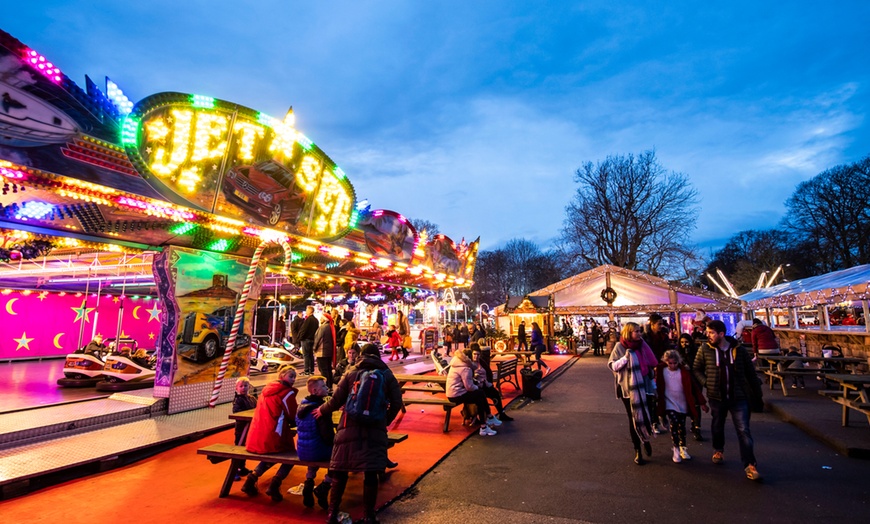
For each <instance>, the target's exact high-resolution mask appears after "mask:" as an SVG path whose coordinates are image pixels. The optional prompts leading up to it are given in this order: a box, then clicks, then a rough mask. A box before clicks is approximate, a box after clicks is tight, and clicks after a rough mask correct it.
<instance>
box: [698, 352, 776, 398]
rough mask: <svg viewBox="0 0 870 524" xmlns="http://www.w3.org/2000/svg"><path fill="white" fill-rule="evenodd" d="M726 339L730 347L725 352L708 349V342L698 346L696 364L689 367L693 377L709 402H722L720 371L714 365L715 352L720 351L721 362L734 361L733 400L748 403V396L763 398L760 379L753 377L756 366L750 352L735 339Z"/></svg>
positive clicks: (715, 361)
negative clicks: (705, 389) (705, 390)
mask: <svg viewBox="0 0 870 524" xmlns="http://www.w3.org/2000/svg"><path fill="white" fill-rule="evenodd" d="M725 339H726V340H727V341H728V345H729V349H728V350H727V351H720V350H719V349H718V348H716V347H713V346H711V345H710V343H709V342H704V343H703V344H701V347H700V348H698V355H697V356H696V357H695V365H694V366H693V368H692V372H693V373H694V374H695V378H697V379H698V383H699V384H700V385H701V387H705V388H707V398H708V399H710V400H716V401H721V400H722V394H721V388H720V381H721V380H722V376H721V371H722V368H721V367H720V366H718V365H717V364H716V363H717V359H716V353H717V352H719V356H720V359H721V358H731V359H733V361H734V382H733V384H734V388H733V390H732V400H735V401H739V400H750V395H751V396H754V397H755V398H758V399H760V398H761V397H762V392H761V380H760V379H759V378H758V375H757V374H756V371H755V364H753V363H752V358H751V357H750V356H749V352H748V351H746V349H744V348H743V347H742V346H741V345H740V343H739V342H737V340H735V339H734V338H732V337H725ZM729 354H730V357H729Z"/></svg>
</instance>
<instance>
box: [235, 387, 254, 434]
mask: <svg viewBox="0 0 870 524" xmlns="http://www.w3.org/2000/svg"><path fill="white" fill-rule="evenodd" d="M255 407H257V397H255V396H253V395H239V394H238V393H236V395H235V397H233V413H238V412H240V411H248V410H249V409H254V408H255ZM250 425H251V422H250V421H249V420H237V421H236V427H235V439H234V440H233V442H235V444H236V446H239V445H241V444H244V442H242V435H243V434H244V433H245V428H247V427H248V426H250Z"/></svg>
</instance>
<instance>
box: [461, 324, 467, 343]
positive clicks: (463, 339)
mask: <svg viewBox="0 0 870 524" xmlns="http://www.w3.org/2000/svg"><path fill="white" fill-rule="evenodd" d="M459 341H460V342H463V343H465V344H468V326H462V327H460V328H459Z"/></svg>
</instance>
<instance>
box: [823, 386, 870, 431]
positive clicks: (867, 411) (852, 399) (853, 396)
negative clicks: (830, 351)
mask: <svg viewBox="0 0 870 524" xmlns="http://www.w3.org/2000/svg"><path fill="white" fill-rule="evenodd" d="M825 380H830V381H831V382H836V383H838V384H839V385H840V387H841V389H840V390H823V391H819V393H821V394H823V395H824V396H826V397H828V398H830V399H831V400H833V401H834V402H836V403H837V404H841V405H842V406H843V426H848V425H849V413H850V410H853V409H854V410H855V411H859V412H861V413H863V414H864V415H866V416H867V422H868V423H870V396H868V387H870V375H846V374H839V373H832V374H826V375H825Z"/></svg>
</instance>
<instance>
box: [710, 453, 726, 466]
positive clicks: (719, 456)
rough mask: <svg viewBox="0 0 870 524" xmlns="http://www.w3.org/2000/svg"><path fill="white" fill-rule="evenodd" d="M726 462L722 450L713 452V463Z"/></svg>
mask: <svg viewBox="0 0 870 524" xmlns="http://www.w3.org/2000/svg"><path fill="white" fill-rule="evenodd" d="M723 462H725V454H723V453H722V452H721V451H717V452H715V453H713V464H721V463H723Z"/></svg>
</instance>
